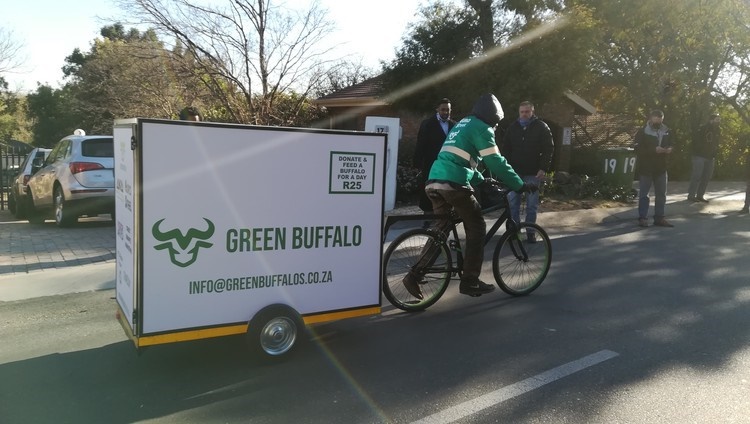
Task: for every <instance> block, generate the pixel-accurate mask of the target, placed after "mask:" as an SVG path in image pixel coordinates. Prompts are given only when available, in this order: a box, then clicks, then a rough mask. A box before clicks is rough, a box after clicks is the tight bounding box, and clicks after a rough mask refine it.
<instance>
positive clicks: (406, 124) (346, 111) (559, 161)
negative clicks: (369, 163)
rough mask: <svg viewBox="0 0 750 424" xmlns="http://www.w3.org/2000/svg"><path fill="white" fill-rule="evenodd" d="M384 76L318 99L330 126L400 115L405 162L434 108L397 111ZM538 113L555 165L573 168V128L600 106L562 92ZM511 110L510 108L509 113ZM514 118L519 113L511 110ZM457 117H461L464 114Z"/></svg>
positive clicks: (350, 126)
mask: <svg viewBox="0 0 750 424" xmlns="http://www.w3.org/2000/svg"><path fill="white" fill-rule="evenodd" d="M383 94H384V93H383V84H382V78H381V77H380V76H376V77H373V78H370V79H367V80H365V81H362V82H361V83H359V84H355V85H352V86H349V87H346V88H344V89H342V90H339V91H336V92H334V93H331V94H328V95H326V96H323V97H320V98H318V99H315V100H314V103H315V104H316V105H318V106H322V107H325V108H326V109H327V110H328V114H329V118H328V122H327V125H324V126H325V127H326V128H330V129H341V130H355V131H362V130H364V127H365V118H366V117H367V116H384V117H395V118H399V119H400V122H401V128H402V139H401V144H400V146H402V147H403V148H402V147H400V148H399V158H400V160H401V161H406V160H410V155H409V153H410V152H412V151H413V148H414V147H413V146H414V144H415V143H416V138H417V132H418V130H419V124H420V122H421V121H422V120H423V119H424V118H426V117H427V116H428V115H429V114H430V113H431V112H432V111H431V110H424V111H416V112H415V111H412V110H396V109H394V108H393V107H391V105H390V103H388V101H387V100H385V99H384V95H383ZM535 109H536V114H537V115H538V116H539V117H540V118H541V119H542V120H543V121H544V122H546V123H547V125H549V127H550V129H551V130H552V136H553V139H554V141H555V156H554V159H553V168H554V169H555V170H558V171H569V168H570V155H571V145H570V137H571V128H572V127H573V123H574V120H575V116H577V115H591V114H594V113H596V108H595V107H594V106H593V105H591V104H590V103H588V102H587V101H586V100H584V99H583V98H581V97H580V96H578V95H576V94H575V93H573V92H570V91H566V92H564V93H562V94H561V95H560V96H559V98H558V99H557V100H556V101H554V102H548V103H545V104H541V105H536V107H535ZM507 112H508V111H507V110H506V113H507ZM509 115H510V116H511V117H512V116H514V115H515V113H509ZM454 118H458V119H460V116H455V117H454Z"/></svg>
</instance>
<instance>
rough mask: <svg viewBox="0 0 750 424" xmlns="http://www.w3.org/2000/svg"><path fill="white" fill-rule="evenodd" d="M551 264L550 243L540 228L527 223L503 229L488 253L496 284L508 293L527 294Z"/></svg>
mask: <svg viewBox="0 0 750 424" xmlns="http://www.w3.org/2000/svg"><path fill="white" fill-rule="evenodd" d="M551 265H552V243H551V242H550V240H549V236H548V235H547V232H546V231H544V229H542V227H540V226H538V225H536V224H532V223H529V222H522V223H520V224H518V228H517V229H516V231H506V232H505V234H503V236H502V237H500V241H499V242H498V243H497V246H496V247H495V253H494V254H493V255H492V272H493V274H494V276H495V281H496V282H497V285H498V286H499V287H500V288H501V289H502V290H503V291H504V292H505V293H508V294H510V295H512V296H523V295H527V294H529V293H531V292H533V291H534V290H536V288H537V287H539V285H540V284H542V281H544V278H545V277H547V273H548V272H549V268H550V266H551Z"/></svg>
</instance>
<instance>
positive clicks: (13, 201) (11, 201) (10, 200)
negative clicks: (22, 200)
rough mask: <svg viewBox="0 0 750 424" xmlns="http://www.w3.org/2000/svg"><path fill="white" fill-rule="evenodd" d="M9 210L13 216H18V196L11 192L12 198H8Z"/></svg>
mask: <svg viewBox="0 0 750 424" xmlns="http://www.w3.org/2000/svg"><path fill="white" fill-rule="evenodd" d="M8 210H9V211H10V213H12V214H13V216H15V215H16V196H14V195H13V192H11V193H10V197H8ZM16 218H17V217H16Z"/></svg>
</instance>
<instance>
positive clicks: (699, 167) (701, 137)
mask: <svg viewBox="0 0 750 424" xmlns="http://www.w3.org/2000/svg"><path fill="white" fill-rule="evenodd" d="M720 123H721V118H720V117H719V115H718V114H713V115H711V119H710V120H709V121H708V122H707V123H706V124H704V125H702V126H701V128H700V130H699V131H698V136H697V137H696V138H695V139H694V140H693V145H692V150H693V156H692V162H693V170H692V173H691V174H690V186H689V187H688V200H689V201H691V202H706V203H708V200H706V199H705V198H704V197H703V195H704V194H706V187H707V186H708V182H709V181H710V180H711V176H712V175H713V173H714V158H715V157H716V152H717V151H718V150H719V143H720V142H721V129H720V128H719V124H720Z"/></svg>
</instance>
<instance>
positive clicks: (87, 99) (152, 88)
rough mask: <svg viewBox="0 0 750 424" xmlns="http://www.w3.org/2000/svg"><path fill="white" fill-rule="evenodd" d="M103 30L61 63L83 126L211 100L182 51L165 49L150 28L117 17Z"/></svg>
mask: <svg viewBox="0 0 750 424" xmlns="http://www.w3.org/2000/svg"><path fill="white" fill-rule="evenodd" d="M101 35H102V38H99V39H96V40H94V42H93V44H92V48H91V51H90V52H85V53H84V52H81V51H80V50H78V49H76V50H74V51H73V53H72V54H71V55H70V56H68V57H67V58H66V65H65V66H64V67H63V73H64V74H65V76H66V79H67V83H66V87H67V88H68V89H69V91H70V94H71V97H70V100H71V102H72V103H71V105H70V108H71V109H72V110H74V111H75V112H76V113H77V114H78V115H79V116H80V118H81V122H82V124H81V127H82V128H84V129H85V130H86V131H88V132H90V133H97V134H109V133H110V132H111V131H112V125H113V120H114V119H118V118H128V117H151V118H165V119H171V118H174V117H176V116H177V115H178V111H179V110H180V109H182V108H183V107H184V106H185V105H186V104H188V105H193V106H199V107H201V108H202V109H203V108H204V106H206V105H210V104H211V101H210V99H209V97H208V92H207V90H205V88H202V85H201V84H199V80H198V78H197V77H196V76H195V73H194V72H189V71H187V72H186V71H185V61H184V60H183V58H182V57H181V53H180V51H179V50H178V51H169V50H166V49H165V47H164V45H163V43H162V42H161V41H160V40H159V39H158V38H157V36H156V33H155V32H154V31H152V30H147V31H143V32H141V31H138V30H137V29H134V28H131V29H130V30H126V29H125V28H124V27H123V26H122V25H121V24H119V23H117V24H114V25H110V26H105V27H103V28H102V29H101ZM204 115H207V114H206V113H205V111H204Z"/></svg>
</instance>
